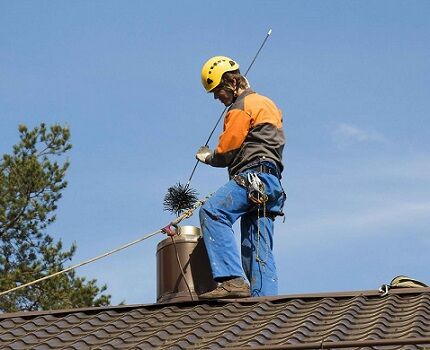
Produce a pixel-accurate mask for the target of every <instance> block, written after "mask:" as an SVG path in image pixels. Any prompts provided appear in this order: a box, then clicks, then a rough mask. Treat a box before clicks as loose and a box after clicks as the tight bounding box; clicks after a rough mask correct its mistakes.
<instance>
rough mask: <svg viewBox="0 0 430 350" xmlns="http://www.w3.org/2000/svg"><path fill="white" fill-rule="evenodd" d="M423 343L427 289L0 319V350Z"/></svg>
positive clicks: (427, 331)
mask: <svg viewBox="0 0 430 350" xmlns="http://www.w3.org/2000/svg"><path fill="white" fill-rule="evenodd" d="M424 343H426V344H430V288H416V289H403V290H392V291H390V293H389V294H388V295H386V296H383V297H382V296H381V295H380V293H378V292H377V291H367V292H349V293H325V294H313V295H312V294H307V295H292V296H285V297H272V298H248V299H236V300H224V301H221V300H219V301H210V302H205V301H195V302H182V303H173V304H164V305H163V304H153V305H134V306H117V307H109V308H90V309H77V310H61V311H47V312H28V313H24V312H21V313H14V314H3V315H0V348H1V349H153V348H156V349H164V348H168V349H183V348H187V349H190V348H196V349H202V348H225V347H231V348H235V349H238V348H245V347H248V348H249V347H252V348H260V349H262V348H272V349H281V348H282V349H289V348H291V349H292V348H296V349H298V348H302V349H305V348H307V349H315V348H325V349H327V348H358V347H361V348H363V347H365V348H366V347H367V348H370V346H371V345H379V346H380V347H379V348H381V349H393V348H402V349H424V348H425V347H423V346H422V345H419V344H424ZM387 344H388V345H390V346H388V347H387V346H384V347H381V346H382V345H387ZM407 344H409V345H407ZM410 344H412V345H410ZM427 348H428V347H427Z"/></svg>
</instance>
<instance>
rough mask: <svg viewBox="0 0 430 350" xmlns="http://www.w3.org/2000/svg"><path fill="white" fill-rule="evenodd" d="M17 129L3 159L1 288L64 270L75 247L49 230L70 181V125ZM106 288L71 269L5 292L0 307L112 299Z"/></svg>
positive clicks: (38, 306)
mask: <svg viewBox="0 0 430 350" xmlns="http://www.w3.org/2000/svg"><path fill="white" fill-rule="evenodd" d="M18 130H19V133H20V141H19V143H17V144H16V145H15V146H13V151H12V153H11V154H4V155H3V157H2V159H0V292H1V291H5V290H9V289H11V288H13V287H16V286H19V285H22V284H24V283H28V282H31V281H33V280H35V279H38V278H41V277H43V276H46V275H49V274H52V273H55V272H58V271H61V270H63V269H64V268H65V267H66V266H65V263H66V262H69V261H70V260H71V258H72V256H73V255H74V253H75V251H76V244H72V246H71V247H70V248H69V249H66V250H64V249H63V244H62V242H61V240H59V241H55V240H54V239H53V237H52V236H50V235H49V234H48V233H47V228H48V226H49V225H50V224H52V223H53V222H54V221H55V219H56V216H55V211H56V209H57V202H58V200H59V199H60V198H61V192H62V191H63V190H64V189H65V188H66V186H67V182H66V181H65V175H66V171H67V169H68V167H69V161H68V160H66V159H65V158H64V157H65V154H66V153H67V151H68V150H70V149H71V147H72V145H71V143H70V141H69V140H70V131H69V129H68V128H67V127H62V126H60V125H53V126H51V127H50V128H47V127H46V125H45V124H40V126H38V127H35V128H34V129H32V130H28V129H27V127H26V126H25V125H20V126H19V129H18ZM105 290H106V286H105V285H104V286H102V287H98V286H97V281H96V280H95V279H92V280H89V281H86V279H85V278H84V277H78V276H76V273H75V272H74V271H70V272H68V273H66V274H62V275H59V276H56V277H54V278H51V279H48V280H45V281H42V282H40V283H38V284H35V285H33V286H29V287H26V288H22V289H20V290H18V291H15V292H11V293H9V294H6V295H4V296H1V297H0V311H3V312H13V311H19V310H46V309H59V308H75V307H85V306H100V305H107V304H109V302H110V295H105V294H103V292H104V291H105Z"/></svg>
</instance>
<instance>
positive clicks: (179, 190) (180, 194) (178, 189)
mask: <svg viewBox="0 0 430 350" xmlns="http://www.w3.org/2000/svg"><path fill="white" fill-rule="evenodd" d="M197 196H198V193H197V191H196V190H193V189H192V188H189V186H188V185H182V184H181V183H180V182H178V183H177V184H176V185H175V186H172V187H169V188H168V189H167V194H166V195H165V196H164V202H163V205H164V210H166V211H170V212H171V213H175V214H176V215H177V216H179V215H181V213H182V212H183V211H185V210H188V209H191V208H192V207H193V205H194V204H195V203H196V202H197V200H198V198H197Z"/></svg>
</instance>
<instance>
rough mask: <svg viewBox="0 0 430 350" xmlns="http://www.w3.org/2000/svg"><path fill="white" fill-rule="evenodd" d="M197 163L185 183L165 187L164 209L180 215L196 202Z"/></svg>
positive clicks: (219, 119) (268, 34)
mask: <svg viewBox="0 0 430 350" xmlns="http://www.w3.org/2000/svg"><path fill="white" fill-rule="evenodd" d="M271 34H272V29H270V30H269V31H268V32H267V34H266V37H265V38H264V40H263V43H262V44H261V45H260V48H259V49H258V51H257V53H256V54H255V56H254V59H253V60H252V61H251V64H250V65H249V67H248V69H247V70H246V72H245V74H244V76H245V77H246V75H247V74H248V72H249V70H250V69H251V67H252V65H253V64H254V62H255V60H256V59H257V56H258V54H259V53H260V51H261V49H262V48H263V46H264V44H265V43H266V41H267V39H268V38H269V36H270V35H271ZM227 108H228V107H225V108H224V110H223V111H222V113H221V115H220V116H219V118H218V120H217V122H216V124H215V126H214V128H213V129H212V131H211V133H210V135H209V137H208V140H207V141H206V143H205V146H207V145H208V143H209V141H210V139H211V137H212V135H213V133H214V132H215V130H216V128H217V126H218V124H219V122H220V121H221V118H222V117H223V115H224V113H225V111H226V110H227ZM198 164H199V161H197V162H196V164H195V165H194V169H193V171H192V172H191V176H190V178H189V179H188V182H187V183H186V184H185V185H182V184H181V183H180V182H178V183H177V184H176V185H175V186H172V187H169V188H168V189H167V194H166V195H165V197H164V202H163V205H164V210H166V211H170V212H171V213H174V214H176V215H177V216H179V215H181V213H182V212H183V211H185V210H188V209H191V208H192V207H193V205H194V204H195V203H196V202H197V200H198V199H197V195H198V193H197V191H195V190H193V189H191V188H190V183H191V179H192V178H193V176H194V172H195V171H196V168H197V165H198Z"/></svg>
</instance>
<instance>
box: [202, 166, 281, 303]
mask: <svg viewBox="0 0 430 350" xmlns="http://www.w3.org/2000/svg"><path fill="white" fill-rule="evenodd" d="M249 172H251V171H245V172H244V173H242V174H240V175H244V174H245V175H246V174H247V173H249ZM258 176H259V178H260V179H261V181H262V182H263V183H264V185H265V193H266V194H267V195H268V197H269V199H268V201H267V202H266V215H264V210H263V206H264V205H263V204H261V205H260V210H258V206H257V205H256V204H254V203H252V202H251V201H250V200H249V199H248V193H247V189H246V188H244V187H243V186H241V185H238V184H237V183H236V181H235V180H230V181H229V182H227V183H226V184H225V185H224V186H222V187H221V188H220V189H218V191H216V192H215V193H214V194H213V195H212V196H211V197H210V198H209V199H208V200H207V202H206V203H205V204H204V205H203V206H202V207H201V209H200V224H201V228H202V232H203V239H204V242H205V245H206V249H207V252H208V256H209V262H210V265H211V268H212V275H213V278H214V279H215V280H218V281H222V280H223V279H226V278H230V277H243V278H246V279H248V281H249V283H250V286H251V295H252V296H268V295H277V293H278V276H277V272H276V265H275V260H274V257H273V234H274V232H273V226H274V225H273V220H274V216H276V215H280V214H282V207H283V205H284V202H285V193H284V191H283V189H282V185H281V183H280V181H279V179H278V178H277V177H276V176H274V175H271V174H267V173H259V174H258ZM239 218H240V219H241V221H240V225H241V252H240V253H239V249H238V247H237V244H236V240H235V237H234V232H233V228H232V226H233V224H234V223H235V222H236V221H237V220H238V219H239Z"/></svg>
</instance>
